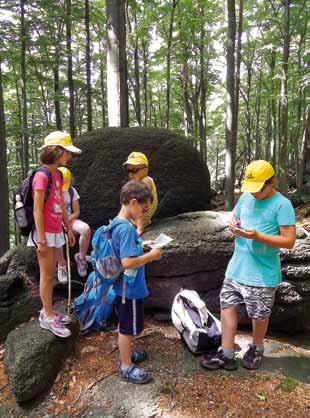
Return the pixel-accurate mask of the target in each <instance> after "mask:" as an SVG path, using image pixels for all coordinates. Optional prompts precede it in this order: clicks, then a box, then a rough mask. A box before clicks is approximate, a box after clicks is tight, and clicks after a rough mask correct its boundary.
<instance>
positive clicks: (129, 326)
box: [115, 296, 144, 336]
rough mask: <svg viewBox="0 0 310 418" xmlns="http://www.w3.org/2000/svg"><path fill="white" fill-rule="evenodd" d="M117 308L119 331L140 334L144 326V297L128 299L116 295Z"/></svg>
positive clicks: (125, 333) (133, 334)
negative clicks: (124, 299) (123, 300)
mask: <svg viewBox="0 0 310 418" xmlns="http://www.w3.org/2000/svg"><path fill="white" fill-rule="evenodd" d="M115 309H116V313H117V316H118V323H119V332H120V334H124V335H132V336H135V335H138V334H140V333H141V332H142V331H143V328H144V299H126V301H125V303H122V297H121V296H116V299H115Z"/></svg>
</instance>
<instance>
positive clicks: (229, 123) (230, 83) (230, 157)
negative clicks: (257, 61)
mask: <svg viewBox="0 0 310 418" xmlns="http://www.w3.org/2000/svg"><path fill="white" fill-rule="evenodd" d="M227 11H228V30H227V72H226V83H227V87H226V89H227V109H226V160H225V176H226V178H225V208H226V209H228V210H231V209H232V208H233V205H234V184H235V158H234V155H235V144H234V137H235V120H234V115H235V56H234V54H235V37H236V12H235V0H227Z"/></svg>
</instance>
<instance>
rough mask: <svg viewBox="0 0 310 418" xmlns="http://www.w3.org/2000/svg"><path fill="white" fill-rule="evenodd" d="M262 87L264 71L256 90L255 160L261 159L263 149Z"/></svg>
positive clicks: (260, 75)
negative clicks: (261, 125)
mask: <svg viewBox="0 0 310 418" xmlns="http://www.w3.org/2000/svg"><path fill="white" fill-rule="evenodd" d="M261 87H262V71H261V70H260V71H259V81H258V86H257V92H256V106H255V111H256V133H255V160H260V159H261V155H262V150H261V145H262V144H261V134H260V106H261Z"/></svg>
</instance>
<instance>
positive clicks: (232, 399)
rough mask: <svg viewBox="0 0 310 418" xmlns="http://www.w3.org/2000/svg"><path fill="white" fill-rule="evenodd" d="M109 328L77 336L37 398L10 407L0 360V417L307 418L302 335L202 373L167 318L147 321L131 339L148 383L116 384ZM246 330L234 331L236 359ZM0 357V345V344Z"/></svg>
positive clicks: (308, 375) (306, 354)
mask: <svg viewBox="0 0 310 418" xmlns="http://www.w3.org/2000/svg"><path fill="white" fill-rule="evenodd" d="M116 335H117V333H116V331H108V332H101V333H93V334H89V335H88V336H84V337H83V336H81V337H80V338H79V340H78V342H77V347H76V350H75V353H74V354H73V355H72V356H71V357H70V358H68V359H67V360H66V361H65V363H64V365H63V367H62V369H61V371H60V372H59V374H58V376H57V378H56V381H55V383H54V385H53V386H52V388H51V389H50V390H49V391H48V392H47V393H45V394H44V395H43V396H42V397H41V398H40V399H38V400H37V401H35V402H32V403H30V404H27V405H17V403H16V402H15V399H14V397H13V395H12V394H11V392H10V389H9V387H8V384H7V380H6V377H5V375H4V370H3V364H2V361H1V362H0V402H1V404H0V417H3V418H10V417H12V418H13V417H14V418H17V417H18V418H22V417H25V418H26V417H27V418H52V417H59V418H60V417H62V418H65V417H66V418H71V417H72V418H75V417H85V418H86V417H87V418H90V417H98V418H99V417H106V418H108V417H110V418H124V417H128V418H129V417H130V418H147V417H148V418H151V417H154V418H155V417H162V418H163V417H165V418H209V417H210V418H211V417H212V418H220V417H223V418H224V417H225V418H226V417H227V418H228V417H244V418H249V417H266V418H272V417H281V418H285V417H288V418H294V417H296V418H297V417H298V418H304V417H305V418H306V417H308V416H310V339H309V338H308V340H307V339H306V338H305V337H303V340H302V341H298V339H296V338H295V340H294V341H292V340H291V341H290V342H288V340H287V339H286V340H285V341H283V340H282V341H281V338H279V337H278V338H275V337H269V338H268V340H267V343H266V353H265V355H266V358H265V361H264V365H263V367H262V369H261V370H260V371H254V372H249V371H246V370H245V369H243V368H242V367H241V366H240V367H239V369H238V370H237V371H236V372H230V373H228V372H223V371H221V372H208V371H205V370H203V369H201V368H200V366H199V362H198V357H194V356H193V355H191V354H190V353H189V352H188V351H187V349H186V348H185V347H184V346H183V344H182V342H181V341H180V338H179V336H178V334H177V332H176V330H175V328H174V327H173V326H172V325H171V324H170V323H158V322H154V321H153V320H152V318H148V319H147V326H146V329H145V331H144V333H143V335H142V336H141V337H139V338H138V339H137V341H136V345H137V346H138V347H140V348H143V349H145V350H147V351H148V353H149V360H148V361H147V362H146V363H145V367H147V368H148V369H151V370H152V371H153V373H154V375H155V380H154V382H153V383H151V384H149V385H146V386H137V385H132V384H130V383H124V382H120V381H119V378H118V371H117V359H118V350H117V346H116ZM248 342H249V337H248V334H247V333H241V334H239V336H238V341H237V350H238V357H241V356H242V353H243V352H244V350H245V349H246V346H247V343H248ZM0 353H1V356H2V357H3V354H4V353H3V347H2V348H0Z"/></svg>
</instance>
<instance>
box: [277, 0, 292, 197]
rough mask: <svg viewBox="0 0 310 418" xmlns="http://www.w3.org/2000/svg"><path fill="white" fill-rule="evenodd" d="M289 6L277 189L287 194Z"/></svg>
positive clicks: (287, 2)
mask: <svg viewBox="0 0 310 418" xmlns="http://www.w3.org/2000/svg"><path fill="white" fill-rule="evenodd" d="M290 6H291V0H285V6H284V39H283V41H284V42H283V54H282V74H281V110H280V122H281V123H280V144H279V189H280V191H281V192H282V193H284V194H287V170H288V164H287V128H288V91H287V76H288V60H289V55H290Z"/></svg>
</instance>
